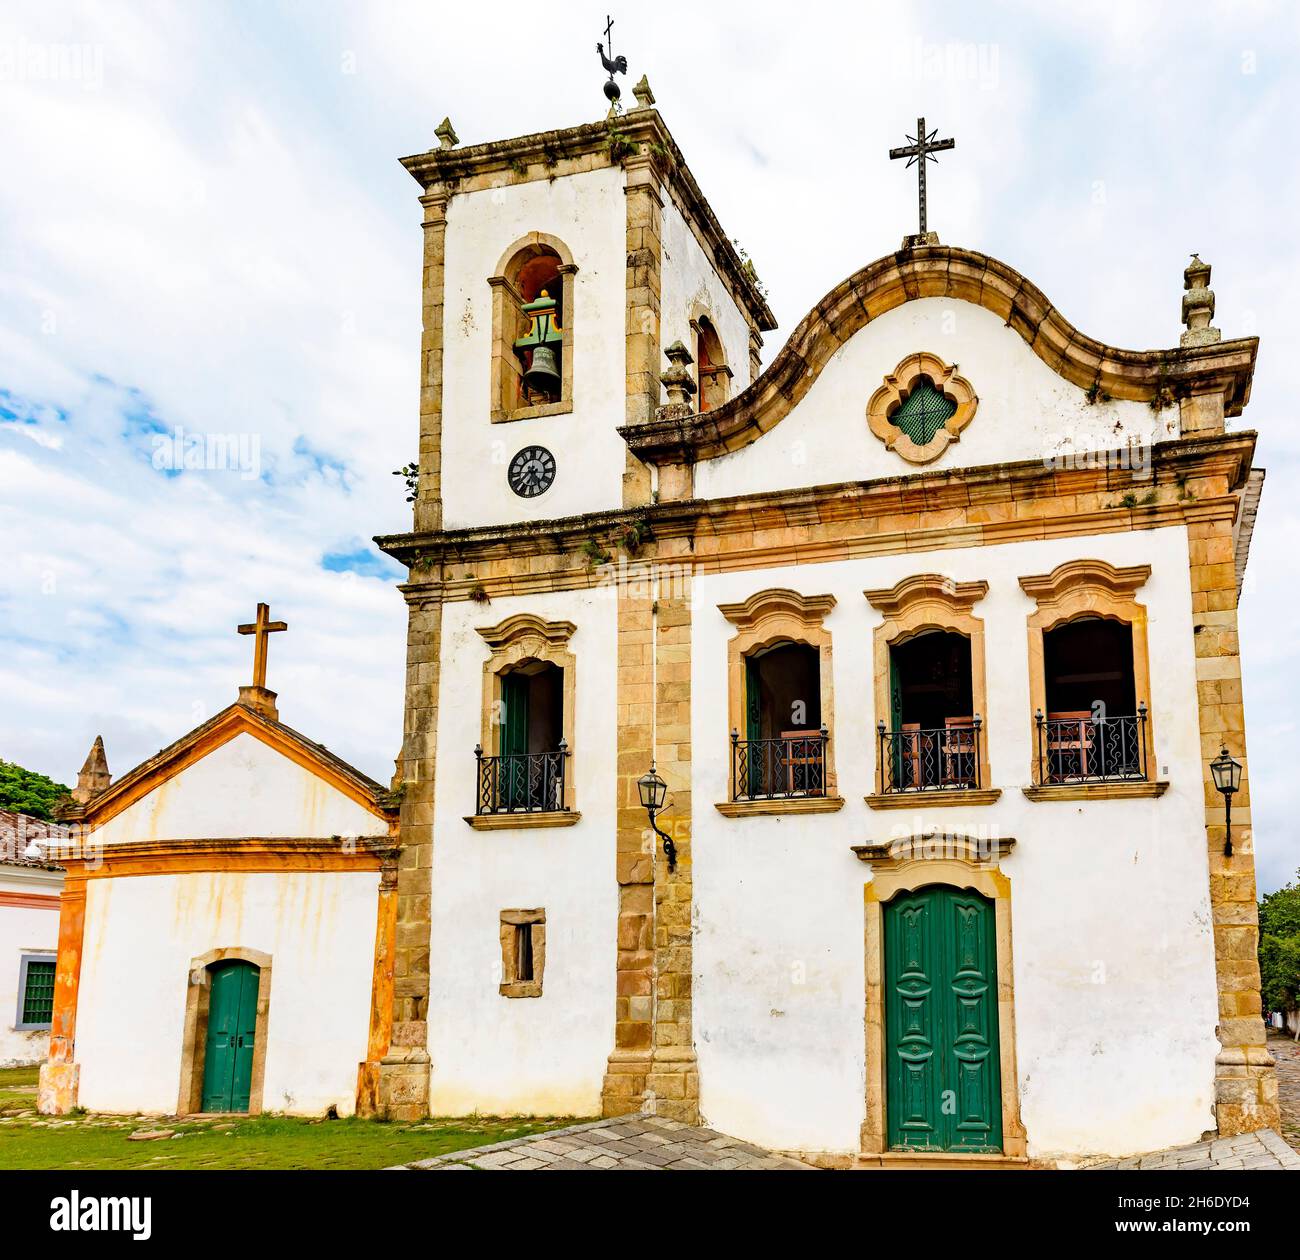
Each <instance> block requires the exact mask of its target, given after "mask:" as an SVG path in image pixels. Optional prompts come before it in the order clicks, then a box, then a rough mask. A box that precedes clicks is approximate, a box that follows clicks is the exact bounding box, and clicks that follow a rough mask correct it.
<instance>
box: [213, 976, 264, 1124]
mask: <svg viewBox="0 0 1300 1260" xmlns="http://www.w3.org/2000/svg"><path fill="white" fill-rule="evenodd" d="M211 974H212V979H211V985H212V988H211V992H210V993H209V995H208V1035H207V1041H206V1047H205V1051H204V1058H203V1103H202V1107H203V1110H204V1111H247V1110H248V1097H249V1093H250V1092H251V1088H252V1083H253V1042H254V1040H255V1036H256V1030H257V987H258V983H259V981H260V979H261V971H260V969H259V968H257V967H255V966H253V964H252V963H248V962H230V963H225V964H223V965H222V966H219V967H214V968H213V969H212V973H211Z"/></svg>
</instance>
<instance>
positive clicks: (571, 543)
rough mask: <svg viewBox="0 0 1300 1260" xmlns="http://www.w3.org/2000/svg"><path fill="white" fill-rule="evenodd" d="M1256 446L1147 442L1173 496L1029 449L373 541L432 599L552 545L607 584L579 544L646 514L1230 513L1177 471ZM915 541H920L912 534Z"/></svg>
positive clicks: (523, 567)
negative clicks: (1008, 458)
mask: <svg viewBox="0 0 1300 1260" xmlns="http://www.w3.org/2000/svg"><path fill="white" fill-rule="evenodd" d="M1254 449H1255V434H1254V433H1252V432H1250V431H1246V430H1244V431H1240V432H1235V433H1227V434H1219V435H1215V436H1211V437H1204V438H1197V439H1189V438H1184V439H1180V440H1177V441H1172V442H1162V443H1159V444H1157V445H1156V446H1154V447H1153V448H1152V451H1151V472H1152V476H1151V480H1150V481H1149V482H1147V483H1143V484H1146V485H1148V486H1149V487H1150V492H1153V493H1158V492H1159V491H1160V490H1162V489H1163V490H1165V491H1166V495H1167V499H1169V500H1171V501H1155V502H1147V503H1142V502H1136V501H1135V502H1132V503H1129V502H1126V499H1128V498H1130V497H1134V496H1132V491H1133V488H1134V486H1135V485H1136V484H1138V483H1136V482H1135V481H1134V480H1133V474H1132V473H1131V472H1129V471H1127V470H1123V469H1109V470H1108V469H1106V468H1104V467H1101V468H1081V469H1071V470H1053V469H1051V468H1046V467H1044V465H1043V463H1042V461H1041V460H1022V461H1019V462H1016V463H1007V464H987V465H981V466H979V467H975V468H958V469H951V470H933V471H927V472H915V473H911V474H908V475H905V476H899V477H882V478H878V479H876V480H874V481H854V482H841V483H838V484H835V485H829V486H812V487H807V488H801V489H795V490H777V491H766V492H762V493H757V494H749V495H737V496H732V497H729V498H724V499H715V500H707V501H706V500H688V501H684V502H678V501H674V502H668V503H657V504H651V505H649V506H647V507H643V508H635V509H620V510H615V511H608V512H591V513H587V514H585V515H583V516H569V517H561V518H557V519H553V520H549V521H520V522H517V523H513V524H508V525H483V526H476V527H473V528H470V529H457V530H440V531H429V532H425V533H408V534H389V535H379V536H377V537H376V538H375V540H374V541H375V543H376V544H377V545H378V546H379V548H380V549H381V550H383V551H385V552H386V553H387V554H389V555H391V556H392V557H393V558H394V559H396V560H398V561H399V562H400V563H402V564H406V565H408V566H411V567H412V568H413V570H414V571H413V573H412V578H411V581H410V582H408V583H406V584H404V585H402V586H401V587H400V588H399V589H401V591H402V592H403V594H404V595H405V596H406V598H407V600H408V602H420V603H424V602H432V603H437V602H438V601H439V600H442V599H448V600H452V599H467V598H469V597H470V594H471V592H475V591H477V592H478V595H479V597H481V593H482V591H481V589H480V588H482V589H486V590H487V593H488V594H489V595H492V594H506V593H511V594H523V593H527V592H531V591H541V590H549V589H555V587H556V585H557V581H556V578H557V575H556V574H555V573H546V572H530V571H529V567H528V565H527V564H523V563H520V561H522V560H523V559H524V558H525V557H530V556H553V557H556V558H557V560H559V559H563V558H565V557H568V558H569V561H570V563H571V569H572V574H571V575H570V576H571V577H572V578H573V580H572V581H570V580H567V579H566V580H565V581H564V582H563V583H561V584H562V585H565V586H573V585H582V586H601V585H604V584H608V583H609V581H610V578H611V571H610V567H609V566H605V567H604V568H593V567H592V566H591V565H590V564H589V563H588V562H587V560H586V557H585V555H584V554H583V544H584V543H585V542H587V541H589V540H599V539H613V538H615V537H616V536H619V535H622V534H624V533H625V532H626V531H627V530H628V529H629V527H632V526H634V525H636V524H637V523H638V522H640V523H642V524H643V525H645V524H648V525H649V526H650V528H651V530H652V531H653V535H654V538H655V539H658V540H669V539H691V540H697V539H707V538H709V537H710V536H715V535H725V534H729V533H746V534H759V533H762V532H765V531H768V530H775V529H780V528H782V527H798V526H812V525H817V524H842V523H844V522H851V521H859V522H861V523H862V533H863V536H864V537H868V536H869V537H870V539H871V540H873V541H874V542H875V543H876V544H878V547H879V549H880V550H882V551H887V550H891V549H892V550H894V551H902V550H907V549H908V547H907V545H906V539H905V535H906V533H907V531H906V529H905V528H903V527H902V526H901V525H900V526H897V527H895V526H891V527H890V528H882V525H883V524H884V522H885V520H891V521H892V520H893V519H894V518H898V517H901V516H906V515H909V514H920V513H923V512H932V513H938V512H945V511H951V512H954V513H957V512H959V511H960V510H961V509H967V508H971V509H980V510H982V511H983V512H985V513H986V514H989V515H988V516H987V519H986V520H985V521H984V522H983V523H979V524H974V523H972V524H967V525H955V526H953V527H952V528H949V529H946V530H944V531H943V537H944V542H943V544H942V545H946V546H961V545H978V544H979V543H988V542H1008V541H1014V540H1015V539H1016V538H1018V537H1022V536H1029V534H1028V533H1027V531H1029V532H1031V533H1032V536H1035V537H1041V536H1045V535H1046V534H1047V533H1048V532H1053V533H1072V534H1082V533H1108V532H1114V531H1116V530H1123V529H1151V528H1157V527H1159V526H1161V525H1173V524H1182V523H1183V522H1185V521H1188V520H1193V519H1200V518H1204V517H1207V516H1208V517H1217V516H1220V515H1228V516H1229V517H1235V515H1236V510H1237V501H1236V499H1235V497H1231V496H1229V497H1228V498H1226V499H1225V498H1216V499H1213V500H1209V499H1194V498H1191V497H1190V496H1185V494H1184V492H1183V491H1182V490H1181V489H1180V488H1179V487H1180V481H1181V480H1183V479H1186V478H1188V477H1191V476H1197V477H1220V478H1222V479H1223V480H1224V481H1225V482H1226V485H1227V488H1228V489H1229V491H1237V490H1239V489H1240V488H1241V487H1242V486H1243V485H1244V484H1245V481H1246V478H1247V476H1248V474H1249V471H1250V467H1251V459H1252V457H1253V455H1254ZM1083 494H1094V495H1096V494H1100V495H1103V496H1105V497H1106V498H1107V499H1110V498H1111V497H1112V496H1113V502H1111V503H1108V504H1107V505H1105V506H1104V507H1103V508H1102V509H1101V510H1098V511H1094V512H1088V513H1078V512H1075V513H1072V514H1071V515H1070V517H1069V519H1068V520H1067V521H1064V522H1062V523H1061V525H1060V526H1058V527H1056V528H1049V525H1048V524H1046V523H1044V521H1043V520H1042V519H1036V518H1034V517H1032V516H1027V515H1024V514H1023V512H1022V509H1023V504H1024V502H1025V501H1032V500H1035V499H1046V498H1057V497H1062V496H1069V495H1083ZM1143 497H1144V498H1145V497H1146V495H1144V496H1143ZM1000 504H1018V505H1019V506H1018V507H1017V509H1016V512H1015V514H1014V515H1013V516H1011V517H1010V518H1008V519H1005V520H997V519H995V518H994V517H993V516H992V512H993V510H994V509H996V508H997V506H998V505H1000ZM963 530H966V531H968V532H971V538H970V539H969V540H968V541H963V534H962V531H963ZM1033 531H1037V532H1033ZM844 539H845V535H844V534H843V533H840V534H838V535H837V536H835V537H833V538H828V539H827V540H826V542H825V544H824V549H825V550H826V551H827V554H826V555H825V556H824V557H821V556H818V555H813V554H811V550H815V548H814V549H811V550H810V554H809V555H808V557H807V558H808V559H810V560H811V559H818V558H825V559H835V558H837V556H839V555H840V554H842V553H843V551H844V547H845V545H846V544H845V541H844ZM911 541H912V542H913V543H915V542H916V539H915V538H913V539H912V540H911ZM895 543H896V544H897V545H895ZM935 545H939V544H937V543H936V544H935ZM914 549H916V548H915V547H914ZM654 554H655V544H654V543H650V544H649V545H648V547H647V549H646V551H645V552H644V553H643V554H642V555H641V556H638V557H637V558H636V559H633V560H629V561H628V562H627V568H628V570H629V571H631V570H634V569H635V568H636V567H637V566H638V565H639V564H642V562H643V561H650V560H653V558H654ZM747 557H748V559H750V560H752V564H751V565H750V567H754V568H759V567H763V564H764V560H763V557H762V552H761V549H760V548H757V547H750V548H749V549H748V552H747ZM494 560H495V561H501V562H510V563H511V565H512V568H513V569H514V571H515V575H516V576H515V577H513V578H512V579H511V582H510V585H509V587H508V589H507V588H503V587H501V586H500V584H494V583H489V582H488V581H487V580H486V579H485V578H482V577H480V578H474V577H470V576H468V575H466V576H463V577H457V576H440V577H433V578H427V577H424V576H422V575H423V574H424V573H426V572H428V573H430V574H433V573H436V572H437V570H438V569H439V568H444V569H455V568H461V569H464V568H465V567H466V566H475V565H481V564H484V563H487V562H491V561H494ZM712 560H714V557H713V556H712V555H703V554H701V555H697V556H696V561H695V562H696V563H698V564H700V565H704V566H705V567H707V566H708V565H709V562H711V561H712ZM617 567H618V566H617V565H615V566H614V568H617ZM612 576H615V577H617V574H613V575H612Z"/></svg>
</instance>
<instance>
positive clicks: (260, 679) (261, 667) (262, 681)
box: [239, 604, 289, 690]
mask: <svg viewBox="0 0 1300 1260" xmlns="http://www.w3.org/2000/svg"><path fill="white" fill-rule="evenodd" d="M288 628H289V624H288V622H285V621H272V620H271V606H270V605H269V604H258V606H257V620H256V621H254V622H251V623H249V624H246V625H242V626H240V627H239V633H240V634H251V635H253V636H254V637H253V686H254V687H261V688H263V690H265V688H266V640H267V638H268V636H269V635H271V634H273V633H274V632H275V631H276V630H287V629H288Z"/></svg>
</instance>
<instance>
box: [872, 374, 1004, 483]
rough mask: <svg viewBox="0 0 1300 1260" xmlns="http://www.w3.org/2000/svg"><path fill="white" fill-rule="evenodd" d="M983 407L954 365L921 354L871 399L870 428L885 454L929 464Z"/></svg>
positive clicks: (890, 376) (891, 375)
mask: <svg viewBox="0 0 1300 1260" xmlns="http://www.w3.org/2000/svg"><path fill="white" fill-rule="evenodd" d="M978 402H979V400H978V399H977V398H976V397H975V392H974V390H972V389H971V387H970V383H969V382H968V381H966V380H965V379H964V378H963V377H961V376H958V375H957V367H956V365H955V364H952V365H949V364H946V363H944V361H943V360H942V359H941V358H939V356H938V355H935V354H929V353H927V352H924V351H922V352H921V353H919V354H913V355H910V356H909V357H908V358H906V359H904V360H903V361H902V362H901V363H900V364H899V365H898V366H897V367H896V368H895V369H894V370H893V371H892V372H891V373H890V374H889V375H888V376H886V377H885V380H884V383H883V384H882V385H881V386H880V388H879V389H878V390H876V392H875V393H874V394H872V395H871V402H870V403H869V404H868V405H867V425H868V427H869V428H870V429H871V432H872V433H874V434H875V435H876V437H878V438H879V439H880V440H881V441H882V442H883V443H884V444H885V447H886V449H888V450H891V451H893V452H894V453H895V454H897V455H900V456H902V458H903V459H905V460H908V461H909V462H910V463H913V464H928V463H930V462H931V461H932V460H936V459H938V458H939V456H940V455H942V454H943V452H944V451H945V450H947V448H948V444H949V443H950V442H955V441H957V439H958V438H959V437H960V436H961V431H962V429H964V428H965V427H966V426H967V425H968V424H969V423H970V422H971V419H972V417H973V416H974V415H975V408H976V405H977V404H978Z"/></svg>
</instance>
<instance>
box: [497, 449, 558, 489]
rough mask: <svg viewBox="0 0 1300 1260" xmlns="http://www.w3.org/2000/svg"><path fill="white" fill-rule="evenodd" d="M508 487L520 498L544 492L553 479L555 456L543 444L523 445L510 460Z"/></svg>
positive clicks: (549, 486)
mask: <svg viewBox="0 0 1300 1260" xmlns="http://www.w3.org/2000/svg"><path fill="white" fill-rule="evenodd" d="M506 475H507V479H508V480H509V482H510V489H511V490H513V491H514V492H515V493H516V494H517V495H518V496H519V497H520V498H521V499H533V498H536V497H537V496H538V495H539V494H545V493H546V491H548V490H549V489H550V488H551V485H552V483H553V482H554V481H555V456H554V455H552V454H551V452H550V451H548V450H547V449H546V447H544V446H525V447H524V449H523V450H522V451H520V452H519V453H518V454H517V455H516V456H515V457H514V459H512V460H511V461H510V468H509V471H508V472H507V474H506Z"/></svg>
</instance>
